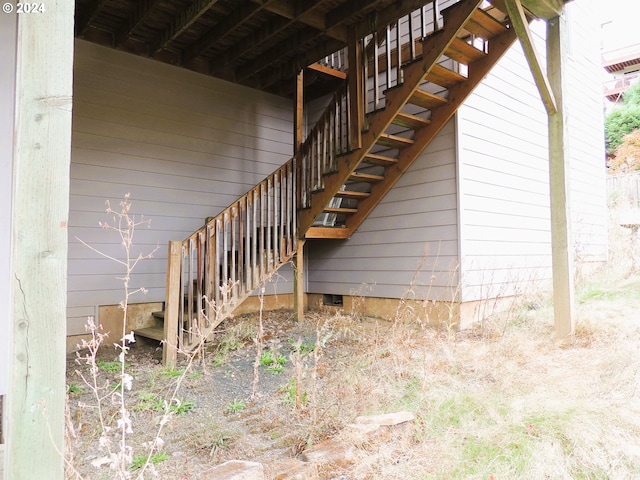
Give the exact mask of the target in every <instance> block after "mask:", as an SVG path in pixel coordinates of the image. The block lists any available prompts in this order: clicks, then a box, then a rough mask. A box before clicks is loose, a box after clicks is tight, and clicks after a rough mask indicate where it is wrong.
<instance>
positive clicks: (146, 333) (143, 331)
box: [134, 327, 164, 342]
mask: <svg viewBox="0 0 640 480" xmlns="http://www.w3.org/2000/svg"><path fill="white" fill-rule="evenodd" d="M134 333H135V335H139V336H141V337H145V338H151V339H153V340H158V341H159V342H160V341H162V340H164V328H163V327H147V328H138V329H136V330H134Z"/></svg>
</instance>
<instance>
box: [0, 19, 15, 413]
mask: <svg viewBox="0 0 640 480" xmlns="http://www.w3.org/2000/svg"><path fill="white" fill-rule="evenodd" d="M17 18H18V17H17V16H16V15H0V45H2V46H3V47H2V48H0V65H2V66H3V67H2V69H0V105H2V106H3V107H2V108H1V109H0V152H3V155H0V225H1V226H2V228H0V395H4V394H6V393H7V389H8V380H9V379H8V376H9V372H8V370H7V368H6V367H7V366H8V365H9V330H10V328H9V326H10V322H11V321H12V315H11V312H12V306H11V291H10V287H11V271H12V270H11V236H12V232H11V209H12V203H11V198H12V191H13V124H14V123H13V122H14V118H13V116H14V103H15V98H14V97H15V94H16V91H15V72H16V27H17V25H16V21H17ZM1 422H2V419H0V423H1Z"/></svg>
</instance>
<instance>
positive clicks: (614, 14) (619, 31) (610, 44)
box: [575, 0, 640, 50]
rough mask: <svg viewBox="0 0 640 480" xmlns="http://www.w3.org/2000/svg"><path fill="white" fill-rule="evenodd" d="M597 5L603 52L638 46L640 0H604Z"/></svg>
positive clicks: (577, 0) (639, 40)
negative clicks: (599, 9)
mask: <svg viewBox="0 0 640 480" xmlns="http://www.w3.org/2000/svg"><path fill="white" fill-rule="evenodd" d="M575 1H576V2H578V3H579V2H580V0H575ZM598 4H599V7H600V8H601V11H600V18H601V24H602V25H603V27H602V43H603V45H602V46H603V49H604V50H613V49H615V48H619V47H624V46H628V45H635V44H640V0H604V1H600V2H598ZM609 22H610V23H609Z"/></svg>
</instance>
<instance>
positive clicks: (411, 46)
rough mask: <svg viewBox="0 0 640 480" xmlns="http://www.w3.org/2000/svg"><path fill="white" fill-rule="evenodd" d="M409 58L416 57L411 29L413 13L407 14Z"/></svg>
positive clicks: (413, 34) (414, 39)
mask: <svg viewBox="0 0 640 480" xmlns="http://www.w3.org/2000/svg"><path fill="white" fill-rule="evenodd" d="M409 58H410V61H413V60H415V59H416V38H415V32H414V31H413V13H410V14H409Z"/></svg>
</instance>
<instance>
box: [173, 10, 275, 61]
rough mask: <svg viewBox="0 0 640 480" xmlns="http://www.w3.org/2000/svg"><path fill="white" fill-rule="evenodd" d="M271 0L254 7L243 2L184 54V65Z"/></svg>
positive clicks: (242, 23) (243, 22) (239, 25)
mask: <svg viewBox="0 0 640 480" xmlns="http://www.w3.org/2000/svg"><path fill="white" fill-rule="evenodd" d="M271 1H273V0H266V1H265V3H264V4H261V5H256V4H255V3H253V2H250V1H245V2H244V3H243V4H242V5H240V6H239V7H238V8H237V9H234V10H233V13H232V14H231V15H229V17H228V18H227V19H225V20H224V21H223V22H220V24H219V25H218V26H217V28H214V29H211V30H210V31H209V33H207V34H205V35H204V36H203V37H201V38H200V39H198V40H197V41H196V42H195V43H193V44H192V45H191V46H190V47H189V48H187V50H186V51H185V52H184V55H183V57H184V63H186V64H188V63H189V62H191V61H192V60H193V59H194V58H196V57H199V56H200V55H202V54H203V53H204V52H206V51H207V50H208V49H209V48H211V47H212V46H213V45H215V44H216V43H217V42H219V41H220V40H222V39H224V38H225V37H226V36H227V35H229V34H230V33H232V32H234V31H235V30H236V29H238V28H239V27H241V26H242V25H244V24H246V23H247V22H248V21H250V20H251V19H252V18H253V17H254V16H255V15H257V14H258V13H259V12H260V11H261V10H263V9H264V8H265V7H266V5H267V4H269V3H270V2H271Z"/></svg>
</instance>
